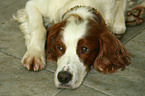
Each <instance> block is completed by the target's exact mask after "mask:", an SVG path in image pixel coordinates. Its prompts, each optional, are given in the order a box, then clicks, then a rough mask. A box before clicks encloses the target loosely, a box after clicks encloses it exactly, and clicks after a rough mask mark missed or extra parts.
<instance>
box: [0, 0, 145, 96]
mask: <svg viewBox="0 0 145 96" xmlns="http://www.w3.org/2000/svg"><path fill="white" fill-rule="evenodd" d="M26 1H27V0H0V2H1V3H0V96H145V23H143V24H142V25H140V26H136V27H130V28H128V29H127V33H126V34H125V36H124V38H123V39H122V40H121V42H122V43H123V44H124V45H125V47H126V48H127V49H128V50H129V52H131V53H132V54H133V55H134V56H133V57H132V61H131V65H130V66H128V67H127V68H126V70H125V71H123V72H117V73H115V74H112V75H111V74H107V75H105V74H101V73H98V72H96V71H95V70H91V72H90V73H89V74H88V75H87V77H86V78H85V80H84V82H83V84H82V85H81V87H79V88H78V89H76V90H64V89H57V88H56V87H55V86H54V81H53V77H54V71H55V68H56V65H55V62H53V63H49V64H47V67H46V69H45V70H43V71H40V72H32V71H27V70H26V69H25V68H24V67H23V66H22V65H21V63H20V61H21V58H22V56H23V55H24V53H25V51H26V48H25V46H24V39H23V34H22V33H21V32H20V30H19V29H18V23H17V22H15V21H14V20H13V19H12V15H13V14H15V13H16V11H17V10H18V9H20V8H22V7H24V4H25V2H26Z"/></svg>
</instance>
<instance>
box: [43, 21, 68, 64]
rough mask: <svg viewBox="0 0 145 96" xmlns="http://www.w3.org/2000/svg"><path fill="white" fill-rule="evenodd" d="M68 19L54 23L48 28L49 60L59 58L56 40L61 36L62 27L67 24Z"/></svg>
mask: <svg viewBox="0 0 145 96" xmlns="http://www.w3.org/2000/svg"><path fill="white" fill-rule="evenodd" d="M65 24H66V21H62V22H60V23H57V24H54V25H52V26H50V27H49V28H48V29H47V34H48V35H47V38H46V46H45V50H46V59H47V61H54V60H57V54H56V47H55V41H56V38H57V37H58V36H59V33H60V32H61V31H62V28H63V27H64V26H65Z"/></svg>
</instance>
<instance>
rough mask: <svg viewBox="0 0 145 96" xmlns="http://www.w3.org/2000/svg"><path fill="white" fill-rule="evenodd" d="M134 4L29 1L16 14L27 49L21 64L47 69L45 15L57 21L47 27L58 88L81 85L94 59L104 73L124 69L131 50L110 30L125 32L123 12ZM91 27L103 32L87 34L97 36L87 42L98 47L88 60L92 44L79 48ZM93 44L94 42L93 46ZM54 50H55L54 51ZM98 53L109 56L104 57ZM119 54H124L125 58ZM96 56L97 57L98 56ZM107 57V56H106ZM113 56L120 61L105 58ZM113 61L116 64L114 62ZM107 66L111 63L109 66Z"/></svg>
mask: <svg viewBox="0 0 145 96" xmlns="http://www.w3.org/2000/svg"><path fill="white" fill-rule="evenodd" d="M132 5H133V3H131V1H130V0H30V1H28V2H27V4H26V7H25V9H22V10H20V11H18V14H17V16H16V17H15V19H16V20H18V21H19V22H21V23H22V24H21V25H20V29H21V30H22V32H23V33H24V35H25V39H26V46H27V52H26V53H25V55H24V57H23V59H22V64H23V65H24V66H25V67H26V68H27V69H28V70H31V69H32V70H34V71H37V70H39V69H40V70H42V68H44V66H45V48H44V47H45V40H46V29H45V27H44V24H43V23H44V22H43V18H45V20H47V23H49V24H55V25H53V26H52V27H50V28H49V29H48V30H49V32H50V33H48V38H47V42H48V43H47V50H48V53H47V59H48V60H56V61H57V65H58V68H57V71H56V73H55V84H56V86H57V87H61V88H77V87H79V86H80V84H81V83H82V81H83V79H84V77H85V75H86V74H87V72H88V70H89V69H90V66H91V64H92V63H94V62H95V63H94V67H95V69H96V70H99V71H101V72H104V73H108V72H115V71H116V70H117V69H119V68H125V65H128V53H127V51H126V50H125V49H124V47H123V46H122V45H121V43H120V42H119V41H118V40H117V39H116V38H115V37H114V36H113V35H112V34H110V33H109V31H108V29H109V30H110V31H111V32H112V33H115V34H123V33H124V32H125V30H126V26H125V15H124V14H125V12H126V11H127V10H128V9H129V8H130V7H131V6H132ZM96 9H97V11H98V12H99V13H98V12H97V11H96ZM92 10H93V11H92ZM100 14H101V15H102V16H101V15H100ZM94 25H96V26H99V28H98V27H97V28H98V29H96V28H95V26H94ZM106 26H107V27H106ZM100 28H101V29H100ZM58 30H59V31H58ZM88 30H89V32H90V33H91V34H94V35H95V34H96V33H97V32H96V33H94V32H93V31H92V30H95V31H97V30H100V32H98V33H97V35H96V37H93V36H92V35H90V37H88V38H98V39H94V40H93V41H89V40H88V41H87V42H90V44H91V42H94V41H95V42H96V45H94V46H93V47H90V50H91V48H95V49H96V51H95V52H94V53H93V54H91V55H90V56H92V57H91V58H92V60H91V59H89V60H87V61H85V60H84V58H85V59H88V58H89V57H87V58H86V56H85V55H84V54H86V52H89V51H90V50H89V47H88V48H86V46H84V45H83V46H84V47H81V48H82V49H81V50H80V53H79V51H77V50H78V48H79V47H80V45H81V44H83V43H80V44H79V42H85V40H87V39H85V40H84V39H83V38H84V37H86V38H87V36H86V34H89V32H87V31H88ZM55 31H56V32H55ZM60 32H62V33H60ZM55 33H58V34H59V37H57V36H58V35H55V36H54V34H55ZM52 34H53V35H52ZM102 34H108V35H103V36H104V37H103V36H102V37H101V35H102ZM52 37H53V38H54V37H55V39H58V38H59V40H50V39H52ZM60 38H61V39H60ZM103 38H105V39H103ZM80 40H81V41H80ZM106 40H108V41H106ZM50 41H51V42H50ZM60 41H61V44H56V42H59V43H60ZM97 42H98V43H97ZM103 42H108V43H103ZM53 43H54V46H55V48H53V49H51V48H49V47H51V46H53V45H52V44H53ZM78 44H79V45H78ZM100 44H102V45H100ZM109 44H112V46H113V47H108V48H106V47H104V46H105V45H106V46H108V45H109ZM115 44H116V45H115ZM92 45H93V43H92V44H91V45H90V46H92ZM62 46H64V47H62ZM100 48H102V49H100ZM115 48H118V49H115ZM54 49H55V50H54ZM92 50H94V49H92ZM100 50H103V51H102V52H106V53H103V54H102V52H100ZM109 50H111V51H112V52H110V51H109ZM53 51H56V52H54V53H52V52H53ZM108 51H109V53H108ZM115 52H116V53H115ZM118 52H119V53H118ZM54 54H55V55H54ZM82 54H83V55H82ZM98 54H102V55H106V54H108V55H107V56H101V55H98ZM109 54H110V55H109ZM113 54H115V55H114V56H115V57H113ZM87 55H88V54H87ZM120 55H122V57H121V56H120ZM96 56H97V59H95V57H96ZM99 56H100V58H99ZM119 56H120V57H119ZM104 57H105V59H103V58H104ZM110 57H112V60H113V58H115V60H116V61H115V60H114V62H116V63H117V64H115V63H113V61H112V60H111V59H107V60H108V61H107V60H106V58H110ZM100 60H101V61H100ZM104 60H106V61H104ZM88 61H89V62H88ZM103 61H104V62H103ZM96 62H97V63H96ZM108 62H109V64H108ZM118 62H119V63H118ZM102 63H103V64H104V65H103V64H102ZM112 63H113V64H114V65H112ZM99 64H100V65H99ZM105 64H106V65H105ZM108 66H110V67H109V69H108ZM86 70H87V71H86ZM63 79H67V80H63Z"/></svg>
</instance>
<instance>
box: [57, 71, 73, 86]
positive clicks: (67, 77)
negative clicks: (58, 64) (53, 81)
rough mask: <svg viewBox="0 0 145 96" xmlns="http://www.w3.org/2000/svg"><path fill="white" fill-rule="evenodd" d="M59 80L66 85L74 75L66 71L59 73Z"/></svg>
mask: <svg viewBox="0 0 145 96" xmlns="http://www.w3.org/2000/svg"><path fill="white" fill-rule="evenodd" d="M57 78H58V80H59V82H60V83H62V84H66V83H68V82H69V81H70V80H71V79H72V74H70V73H69V72H66V71H61V72H59V73H58V75H57Z"/></svg>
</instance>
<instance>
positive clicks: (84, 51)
mask: <svg viewBox="0 0 145 96" xmlns="http://www.w3.org/2000/svg"><path fill="white" fill-rule="evenodd" d="M80 51H81V53H82V54H84V53H87V52H88V48H87V47H82V48H81V50H80Z"/></svg>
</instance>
